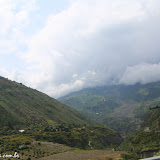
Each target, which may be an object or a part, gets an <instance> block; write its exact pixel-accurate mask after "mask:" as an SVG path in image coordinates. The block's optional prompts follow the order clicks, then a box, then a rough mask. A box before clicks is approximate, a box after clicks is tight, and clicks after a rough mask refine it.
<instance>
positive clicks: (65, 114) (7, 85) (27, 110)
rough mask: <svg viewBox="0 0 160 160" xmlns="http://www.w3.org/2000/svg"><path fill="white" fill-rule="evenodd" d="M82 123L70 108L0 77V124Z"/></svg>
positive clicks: (76, 113) (77, 114)
mask: <svg viewBox="0 0 160 160" xmlns="http://www.w3.org/2000/svg"><path fill="white" fill-rule="evenodd" d="M64 122H65V123H68V124H73V123H74V124H86V123H87V122H86V119H85V118H84V117H83V116H81V115H80V114H79V113H78V112H77V111H75V110H74V109H71V108H69V107H68V106H66V105H64V104H61V103H60V102H58V101H57V100H55V99H53V98H51V97H49V96H47V95H46V94H44V93H41V92H39V91H37V90H34V89H31V88H28V87H26V86H24V85H22V84H19V83H16V82H12V81H10V80H7V79H5V78H3V77H0V126H3V125H9V126H14V125H25V126H28V125H31V124H32V125H35V124H40V123H47V124H51V125H53V124H55V123H64Z"/></svg>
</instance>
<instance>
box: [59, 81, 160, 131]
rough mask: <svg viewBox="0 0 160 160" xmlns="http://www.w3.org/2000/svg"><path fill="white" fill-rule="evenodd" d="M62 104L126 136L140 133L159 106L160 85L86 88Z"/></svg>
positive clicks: (70, 95) (66, 98)
mask: <svg viewBox="0 0 160 160" xmlns="http://www.w3.org/2000/svg"><path fill="white" fill-rule="evenodd" d="M59 100H60V101H61V102H62V103H64V104H66V105H68V106H70V107H72V108H74V109H76V110H78V111H79V112H80V113H81V114H83V115H84V116H85V117H87V118H90V119H93V120H96V121H97V122H100V123H101V124H104V125H107V126H109V127H111V128H112V129H115V130H117V131H119V132H120V133H121V134H125V133H127V132H129V131H131V130H135V129H138V128H139V127H140V124H141V122H142V120H143V118H144V117H145V115H146V113H147V112H148V110H149V109H150V108H151V107H154V106H156V105H159V104H160V82H154V83H149V84H144V85H143V84H135V85H128V86H127V85H114V86H102V87H94V88H86V89H83V90H81V91H78V92H74V93H71V94H69V95H67V96H64V97H61V98H60V99H59Z"/></svg>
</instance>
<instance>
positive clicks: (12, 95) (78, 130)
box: [0, 77, 123, 157]
mask: <svg viewBox="0 0 160 160" xmlns="http://www.w3.org/2000/svg"><path fill="white" fill-rule="evenodd" d="M22 129H23V132H22V133H21V132H20V130H22ZM0 141H1V144H0V152H1V153H5V152H6V151H15V150H16V151H18V152H19V153H20V152H21V153H22V154H23V153H24V151H26V152H27V150H29V148H32V147H33V146H32V145H31V144H32V142H33V143H34V142H35V141H38V142H36V143H37V146H36V148H37V150H38V148H39V147H40V146H41V145H40V142H41V141H45V142H54V143H60V144H65V145H67V146H71V147H76V148H81V149H106V148H108V149H113V148H116V147H118V146H119V145H120V144H121V143H122V141H123V138H122V137H121V136H120V134H119V133H117V132H116V131H114V130H112V129H110V128H108V127H103V126H92V125H91V124H90V123H89V122H88V120H86V119H85V118H84V117H83V116H82V115H81V114H80V113H79V112H77V111H75V110H74V109H72V108H69V107H68V106H66V105H64V104H62V103H60V102H59V101H57V100H55V99H53V98H51V97H49V96H47V95H46V94H44V93H41V92H39V91H37V90H34V89H31V88H28V87H26V86H24V85H23V84H21V83H17V82H13V81H10V80H8V79H6V78H3V77H0ZM20 147H24V148H22V149H21V148H20ZM21 150H22V151H21ZM31 152H32V153H33V151H32V149H31ZM31 152H30V153H31ZM27 154H28V152H27ZM34 154H36V153H34ZM28 155H29V154H28ZM47 155H48V154H47ZM49 155H51V153H49ZM37 156H41V157H43V156H44V154H40V152H39V150H38V151H37Z"/></svg>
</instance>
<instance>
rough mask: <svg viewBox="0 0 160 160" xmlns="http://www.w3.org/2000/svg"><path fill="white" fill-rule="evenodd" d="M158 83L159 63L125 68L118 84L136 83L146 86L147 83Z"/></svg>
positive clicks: (159, 79)
mask: <svg viewBox="0 0 160 160" xmlns="http://www.w3.org/2000/svg"><path fill="white" fill-rule="evenodd" d="M156 81H160V63H158V64H146V63H144V64H139V65H135V66H132V67H127V69H126V71H125V72H124V74H123V76H122V77H121V79H120V83H122V84H128V85H133V84H135V83H137V82H140V83H142V84H146V83H149V82H156Z"/></svg>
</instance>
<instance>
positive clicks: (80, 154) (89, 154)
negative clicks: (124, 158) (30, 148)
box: [39, 150, 124, 160]
mask: <svg viewBox="0 0 160 160" xmlns="http://www.w3.org/2000/svg"><path fill="white" fill-rule="evenodd" d="M122 153H124V152H116V151H106V150H87V151H83V150H78V151H67V152H64V153H58V154H54V155H51V156H48V157H43V158H39V160H107V159H109V158H112V159H113V160H120V158H121V154H122Z"/></svg>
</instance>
